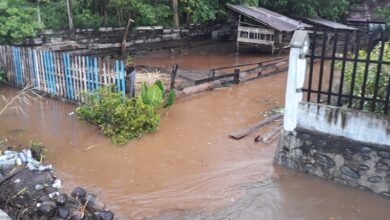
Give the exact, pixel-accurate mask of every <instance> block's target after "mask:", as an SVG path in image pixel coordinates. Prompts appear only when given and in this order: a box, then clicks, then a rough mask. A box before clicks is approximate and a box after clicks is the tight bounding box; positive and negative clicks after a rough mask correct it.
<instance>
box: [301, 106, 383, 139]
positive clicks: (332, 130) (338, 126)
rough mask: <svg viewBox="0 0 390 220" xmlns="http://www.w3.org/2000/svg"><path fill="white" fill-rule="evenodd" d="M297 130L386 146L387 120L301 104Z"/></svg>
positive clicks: (342, 109)
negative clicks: (301, 129)
mask: <svg viewBox="0 0 390 220" xmlns="http://www.w3.org/2000/svg"><path fill="white" fill-rule="evenodd" d="M298 127H300V128H303V129H307V130H311V131H317V132H322V133H327V134H330V135H335V136H343V137H345V138H349V139H351V140H356V141H362V142H365V143H371V144H379V145H390V118H389V117H386V116H384V115H379V114H373V113H367V112H363V111H359V110H354V109H345V108H339V107H334V106H329V105H322V104H317V103H307V102H301V103H300V104H299V108H298Z"/></svg>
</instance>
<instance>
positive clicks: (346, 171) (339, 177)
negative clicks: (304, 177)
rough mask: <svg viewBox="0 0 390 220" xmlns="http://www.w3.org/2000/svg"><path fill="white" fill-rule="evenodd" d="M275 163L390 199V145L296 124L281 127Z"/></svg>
mask: <svg viewBox="0 0 390 220" xmlns="http://www.w3.org/2000/svg"><path fill="white" fill-rule="evenodd" d="M275 162H276V163H277V164H280V165H283V166H286V167H289V168H292V169H295V170H299V171H302V172H306V173H309V174H312V175H315V176H317V177H320V178H324V179H328V180H331V181H333V182H337V183H341V184H346V185H350V186H353V187H357V188H360V189H363V190H367V191H372V192H375V193H378V194H381V195H382V196H385V197H387V198H389V199H390V146H388V145H375V144H367V143H364V142H359V141H354V140H351V139H348V138H344V137H339V136H334V135H329V134H326V133H319V132H313V131H310V130H305V129H300V128H297V129H296V130H295V131H294V132H286V131H284V132H283V133H282V135H281V138H280V140H279V145H278V150H277V152H276V154H275Z"/></svg>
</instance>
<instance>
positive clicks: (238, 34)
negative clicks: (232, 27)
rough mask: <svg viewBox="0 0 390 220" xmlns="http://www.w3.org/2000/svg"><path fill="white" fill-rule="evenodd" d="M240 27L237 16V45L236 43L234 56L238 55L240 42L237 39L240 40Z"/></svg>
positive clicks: (239, 19)
mask: <svg viewBox="0 0 390 220" xmlns="http://www.w3.org/2000/svg"><path fill="white" fill-rule="evenodd" d="M240 25H241V15H238V25H237V43H236V54H237V55H239V54H240V42H239V41H238V39H239V38H240V30H239V29H240Z"/></svg>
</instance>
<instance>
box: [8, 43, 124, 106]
mask: <svg viewBox="0 0 390 220" xmlns="http://www.w3.org/2000/svg"><path fill="white" fill-rule="evenodd" d="M0 68H1V69H3V70H5V72H6V75H7V78H8V80H9V81H10V82H11V83H13V84H15V85H16V86H20V87H23V86H26V85H28V84H30V85H33V86H34V87H35V88H36V89H37V90H40V91H43V92H45V93H47V94H50V95H53V96H60V97H63V98H67V99H70V100H74V101H80V100H81V95H82V93H83V92H90V91H94V90H96V89H98V88H99V87H101V86H104V85H115V86H116V88H117V90H118V92H123V94H124V95H125V92H126V82H125V81H126V71H125V66H124V63H123V61H122V60H107V59H103V58H100V57H91V56H73V55H71V54H69V53H64V52H53V51H47V50H36V49H32V48H21V47H13V46H0Z"/></svg>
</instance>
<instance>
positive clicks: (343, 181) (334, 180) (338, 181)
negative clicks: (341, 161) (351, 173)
mask: <svg viewBox="0 0 390 220" xmlns="http://www.w3.org/2000/svg"><path fill="white" fill-rule="evenodd" d="M332 180H333V182H336V183H341V184H345V185H347V183H348V182H347V181H346V180H345V179H343V178H340V177H334V178H333V179H332Z"/></svg>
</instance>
